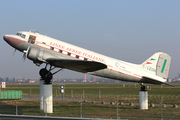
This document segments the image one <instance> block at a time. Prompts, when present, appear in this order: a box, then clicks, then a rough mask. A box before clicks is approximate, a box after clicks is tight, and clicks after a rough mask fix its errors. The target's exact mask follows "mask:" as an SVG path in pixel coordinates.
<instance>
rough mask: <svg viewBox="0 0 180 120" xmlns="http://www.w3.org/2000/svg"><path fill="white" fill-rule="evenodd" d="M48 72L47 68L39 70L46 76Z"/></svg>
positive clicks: (40, 73) (41, 74)
mask: <svg viewBox="0 0 180 120" xmlns="http://www.w3.org/2000/svg"><path fill="white" fill-rule="evenodd" d="M47 73H48V71H47V69H45V68H43V69H41V70H40V71H39V75H40V76H41V77H42V76H44V75H45V74H47Z"/></svg>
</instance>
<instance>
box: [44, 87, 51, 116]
mask: <svg viewBox="0 0 180 120" xmlns="http://www.w3.org/2000/svg"><path fill="white" fill-rule="evenodd" d="M43 99H44V102H43V108H44V109H43V110H44V113H53V97H52V84H44V85H43Z"/></svg>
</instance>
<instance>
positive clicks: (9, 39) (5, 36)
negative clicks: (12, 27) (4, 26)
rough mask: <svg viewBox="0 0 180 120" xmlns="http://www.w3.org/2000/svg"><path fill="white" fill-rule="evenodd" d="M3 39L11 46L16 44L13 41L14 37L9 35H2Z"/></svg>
mask: <svg viewBox="0 0 180 120" xmlns="http://www.w3.org/2000/svg"><path fill="white" fill-rule="evenodd" d="M3 39H4V40H5V41H6V42H7V43H8V44H9V45H11V46H14V45H16V41H15V39H14V37H12V36H10V35H4V36H3Z"/></svg>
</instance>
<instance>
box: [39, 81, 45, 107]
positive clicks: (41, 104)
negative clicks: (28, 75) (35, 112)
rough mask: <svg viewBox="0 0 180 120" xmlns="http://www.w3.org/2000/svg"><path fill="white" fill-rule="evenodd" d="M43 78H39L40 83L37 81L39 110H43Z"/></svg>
mask: <svg viewBox="0 0 180 120" xmlns="http://www.w3.org/2000/svg"><path fill="white" fill-rule="evenodd" d="M43 82H44V81H43V80H40V83H39V94H40V96H39V103H40V105H39V106H40V110H43Z"/></svg>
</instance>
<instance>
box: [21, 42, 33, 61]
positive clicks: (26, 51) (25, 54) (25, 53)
mask: <svg viewBox="0 0 180 120" xmlns="http://www.w3.org/2000/svg"><path fill="white" fill-rule="evenodd" d="M31 41H32V39H30V41H29V45H28V48H27V50H24V51H23V52H24V55H23V58H24V61H25V59H26V58H27V55H28V52H29V49H30V46H31Z"/></svg>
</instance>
